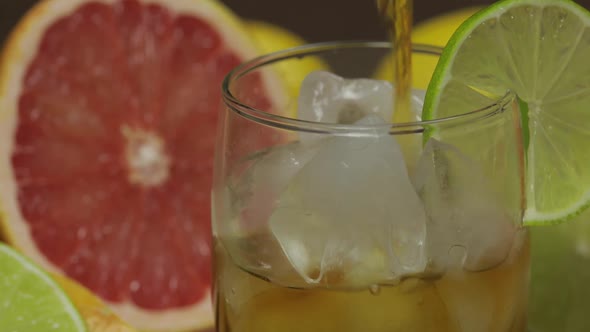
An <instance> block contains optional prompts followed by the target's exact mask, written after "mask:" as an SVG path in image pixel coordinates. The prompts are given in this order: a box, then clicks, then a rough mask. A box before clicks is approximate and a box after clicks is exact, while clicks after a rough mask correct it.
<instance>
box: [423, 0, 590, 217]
mask: <svg viewBox="0 0 590 332" xmlns="http://www.w3.org/2000/svg"><path fill="white" fill-rule="evenodd" d="M589 58H590V14H589V13H588V12H587V11H586V10H585V9H584V8H582V7H580V6H579V5H577V4H575V3H574V2H572V1H569V0H506V1H500V2H497V3H495V4H494V5H492V6H490V7H488V8H485V9H483V10H481V11H480V12H478V13H476V14H475V15H474V16H472V17H471V18H469V19H468V20H467V21H465V22H464V23H463V24H462V25H461V26H460V27H459V29H458V30H457V31H456V32H455V34H454V35H453V36H452V37H451V39H450V41H449V43H448V45H447V46H446V48H445V50H444V52H443V54H442V55H441V59H440V61H439V64H438V65H437V68H436V70H435V73H434V75H433V79H432V81H431V83H430V85H429V89H428V92H427V95H426V99H425V105H424V113H423V118H424V119H426V120H428V119H434V118H442V117H447V116H452V115H457V114H462V113H465V112H468V111H471V110H475V109H478V108H480V107H483V106H486V105H489V104H491V103H492V102H493V100H494V98H498V97H499V96H502V95H503V94H505V93H506V91H507V90H512V91H514V92H515V93H516V94H517V95H518V97H519V99H521V101H522V102H521V105H526V107H521V108H522V110H521V111H522V113H523V115H524V116H523V126H524V127H525V130H524V131H525V135H526V136H527V137H526V138H525V146H526V145H527V144H528V148H527V152H526V153H527V166H526V173H527V178H526V195H527V209H526V211H525V215H524V219H525V220H524V221H525V224H528V225H532V224H546V223H557V222H561V221H564V220H568V219H570V218H571V217H573V216H575V215H577V214H579V213H580V212H581V211H583V210H584V208H585V207H587V206H588V205H589V200H590V190H589V189H590V172H586V171H585V169H586V168H587V165H588V164H589V163H590V145H588V143H587V142H588V140H589V139H590V125H586V124H587V123H588V124H590V110H588V107H589V106H590V61H589ZM434 134H435V133H433V132H429V135H434ZM440 134H441V135H443V134H444V133H440ZM489 141H490V138H489V137H486V136H484V135H481V141H479V142H475V143H477V144H480V146H482V147H483V146H485V144H488V145H489V144H490V143H489ZM475 143H474V144H475Z"/></svg>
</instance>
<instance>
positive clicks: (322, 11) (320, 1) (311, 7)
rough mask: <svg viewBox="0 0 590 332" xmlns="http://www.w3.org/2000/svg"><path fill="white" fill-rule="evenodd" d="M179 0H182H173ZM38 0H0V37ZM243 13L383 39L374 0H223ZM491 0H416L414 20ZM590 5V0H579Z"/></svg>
mask: <svg viewBox="0 0 590 332" xmlns="http://www.w3.org/2000/svg"><path fill="white" fill-rule="evenodd" d="M172 1H181V0H172ZM35 2H37V0H0V41H1V40H3V39H4V38H5V37H6V34H7V33H8V32H9V31H10V29H11V28H12V27H13V26H14V24H15V23H16V22H17V20H18V19H19V18H20V17H21V16H22V15H23V14H24V12H25V11H26V10H27V9H28V8H29V7H30V6H32V5H33V4H34V3H35ZM223 2H224V3H226V4H227V5H228V6H229V7H231V8H232V9H233V10H234V11H235V12H237V13H238V14H240V15H241V16H243V17H247V18H251V19H260V20H264V21H269V22H272V23H275V24H278V25H280V26H283V27H286V28H288V29H290V30H292V31H294V32H296V33H298V34H300V35H301V36H303V37H304V38H305V39H306V40H307V41H309V42H316V41H326V40H343V39H384V37H385V33H384V30H383V27H382V26H381V25H380V22H379V20H378V19H377V15H376V9H375V0H223ZM492 2H493V1H492V0H415V1H414V11H415V15H414V16H415V21H416V22H419V21H422V20H424V19H426V18H428V17H432V16H434V15H436V14H439V13H442V12H445V11H449V10H452V9H456V8H460V7H467V6H473V5H485V4H490V3H492ZM577 2H578V3H580V4H582V5H584V6H585V7H586V8H590V0H578V1H577Z"/></svg>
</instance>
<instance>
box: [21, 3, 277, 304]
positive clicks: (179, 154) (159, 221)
mask: <svg viewBox="0 0 590 332" xmlns="http://www.w3.org/2000/svg"><path fill="white" fill-rule="evenodd" d="M168 1H169V2H170V1H178V0H168ZM165 2H166V1H164V0H159V1H156V2H153V1H152V2H149V3H143V2H140V1H137V0H116V1H106V0H101V1H96V2H93V1H86V2H84V3H81V4H80V6H78V7H76V8H75V9H74V11H73V12H70V13H67V14H66V15H63V16H61V17H59V18H58V19H56V20H55V22H53V23H52V24H51V25H50V26H49V28H48V29H46V30H45V32H44V33H43V35H42V38H41V40H40V43H39V46H38V49H37V53H36V55H35V56H34V57H33V60H32V61H31V63H30V65H29V66H28V67H27V70H26V74H25V76H24V77H23V79H22V82H21V85H22V88H21V92H20V95H19V99H18V113H17V121H16V129H15V138H14V144H13V146H14V149H13V153H12V156H11V158H12V159H11V163H12V168H13V170H14V177H15V182H16V187H17V188H18V196H17V202H18V206H19V208H20V213H21V215H22V219H23V221H24V222H25V223H26V224H27V225H28V227H29V229H30V236H31V237H32V241H33V242H34V243H35V245H36V247H37V250H38V251H39V252H41V253H42V255H43V256H44V258H45V259H46V260H47V261H48V262H49V264H51V265H52V266H53V267H55V268H56V269H57V270H59V271H61V272H63V273H64V274H66V275H67V276H69V277H71V278H73V279H75V280H77V281H78V282H80V283H82V284H83V285H85V286H86V287H88V288H89V289H91V290H92V291H93V292H94V293H96V294H98V295H99V296H100V297H102V298H103V299H105V300H107V301H108V302H110V303H115V304H117V303H130V304H131V305H132V306H134V307H137V308H139V310H146V311H161V310H171V309H174V308H183V307H189V306H192V305H195V304H198V303H199V302H201V301H203V300H204V299H206V298H208V297H209V294H208V292H210V285H211V275H210V265H211V262H210V260H211V251H210V242H211V239H210V237H211V229H210V202H209V200H210V198H209V192H210V186H211V174H212V160H213V149H214V140H215V129H216V121H217V117H218V113H219V111H220V107H221V104H222V103H221V89H220V86H221V81H222V79H223V77H224V76H225V74H227V73H228V71H229V70H230V69H231V68H232V67H234V66H236V65H237V64H238V63H240V62H241V61H242V60H244V55H243V54H240V53H239V52H237V51H236V50H235V49H232V47H231V45H230V43H229V42H228V40H225V39H224V36H222V35H221V34H220V33H219V32H218V29H217V28H216V27H215V26H213V25H212V23H211V22H210V21H208V20H206V19H204V18H203V17H198V16H196V15H192V14H183V13H182V12H176V11H173V10H170V9H168V8H167V7H165ZM198 5H199V1H195V6H198ZM252 77H253V81H252V91H253V93H252V94H250V100H249V103H250V104H251V105H253V106H255V107H260V108H268V107H269V105H270V104H271V101H270V100H269V98H267V97H265V93H264V91H265V88H264V87H263V86H262V85H263V83H262V79H261V78H260V77H256V76H255V75H252Z"/></svg>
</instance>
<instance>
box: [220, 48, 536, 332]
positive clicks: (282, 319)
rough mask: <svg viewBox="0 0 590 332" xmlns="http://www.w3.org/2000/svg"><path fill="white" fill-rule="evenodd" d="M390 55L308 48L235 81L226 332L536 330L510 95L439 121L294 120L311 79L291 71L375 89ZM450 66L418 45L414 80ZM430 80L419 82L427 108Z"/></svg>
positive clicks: (227, 96) (226, 96)
mask: <svg viewBox="0 0 590 332" xmlns="http://www.w3.org/2000/svg"><path fill="white" fill-rule="evenodd" d="M390 51H391V49H390V45H389V44H388V43H370V42H346V43H324V44H316V45H309V46H304V47H299V48H295V49H290V50H286V51H282V52H278V53H274V54H270V55H267V56H263V57H260V58H257V59H255V60H252V61H250V62H247V63H245V64H242V65H241V66H239V67H238V68H236V69H234V70H233V71H232V72H231V73H230V74H229V75H228V76H227V78H226V80H225V82H224V85H223V102H224V104H225V112H223V114H222V115H221V117H220V124H219V132H218V142H217V150H216V164H215V170H214V183H213V190H212V197H213V199H212V211H213V220H212V228H213V236H214V264H215V267H214V288H215V289H214V292H215V294H214V298H215V307H216V308H215V310H216V323H217V330H218V331H220V332H229V331H232V332H237V331H248V332H250V331H256V332H262V331H307V332H313V331H322V332H330V331H338V332H346V331H374V332H381V331H383V332H385V331H387V332H397V331H400V332H402V331H413V332H425V331H433V332H434V331H436V332H446V331H449V332H509V331H511V332H523V331H525V329H526V310H527V296H528V282H529V280H528V276H529V240H528V234H527V230H526V229H524V228H523V227H522V226H521V220H522V213H523V206H524V199H523V181H522V179H523V164H524V161H523V160H522V158H523V157H522V156H523V153H522V134H521V131H520V118H519V116H520V113H519V108H518V103H517V101H516V98H515V96H514V94H512V93H511V92H507V93H506V95H504V96H498V97H494V98H490V99H489V101H488V102H487V103H486V105H468V106H472V108H470V109H469V111H466V112H465V114H462V115H460V116H456V117H453V118H445V119H436V120H432V121H420V114H419V113H416V121H415V122H412V123H387V122H378V121H377V122H372V121H368V122H367V121H364V120H361V122H360V123H357V124H338V123H320V122H311V121H303V120H299V119H296V118H295V117H296V115H297V109H298V107H299V108H300V111H301V109H303V108H302V107H303V106H302V105H298V102H299V101H298V91H297V90H296V89H293V88H283V86H293V84H292V85H288V84H287V85H285V84H282V83H283V82H286V81H290V82H291V83H293V81H294V80H295V81H296V82H295V83H296V84H294V86H297V85H298V83H300V80H301V78H302V77H304V76H305V75H306V74H308V73H307V72H298V73H297V75H295V76H296V77H295V76H286V75H287V73H288V68H289V67H290V66H297V65H298V64H300V62H302V61H316V62H317V61H318V60H320V61H321V63H323V64H324V66H326V68H329V70H330V71H331V72H333V73H335V74H337V75H340V76H342V77H345V78H348V79H354V78H370V77H374V76H375V67H376V65H375V64H376V63H378V62H379V60H380V59H383V58H384V57H385V56H386V55H387V54H389V52H390ZM439 55H440V49H438V48H435V47H429V46H423V45H415V47H414V51H413V60H414V65H415V66H416V67H417V69H418V70H415V72H416V73H419V72H420V71H421V70H423V71H424V72H429V70H431V68H432V67H433V66H434V65H435V64H436V61H437V60H438V57H439ZM297 68H300V67H299V66H298V67H297ZM429 68H430V69H429ZM310 70H311V69H310ZM430 72H431V71H430ZM419 75H420V74H418V76H419ZM428 79H429V77H416V79H415V81H414V87H415V88H416V91H415V94H416V96H417V98H418V99H420V98H421V97H420V96H422V97H423V90H424V89H425V88H426V85H425V84H427V82H428ZM260 82H262V86H263V87H264V88H260V87H261V84H260ZM265 91H266V92H265ZM350 107H354V106H350ZM360 118H362V117H360ZM363 119H366V118H363ZM476 137H489V139H488V140H487V141H486V143H485V144H483V143H482V140H481V139H474V138H476Z"/></svg>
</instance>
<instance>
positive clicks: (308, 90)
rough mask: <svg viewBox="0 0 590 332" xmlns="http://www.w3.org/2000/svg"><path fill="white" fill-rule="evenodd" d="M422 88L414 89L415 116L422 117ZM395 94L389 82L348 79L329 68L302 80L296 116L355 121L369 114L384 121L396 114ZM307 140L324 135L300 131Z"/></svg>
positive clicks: (325, 121)
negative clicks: (328, 70) (331, 71)
mask: <svg viewBox="0 0 590 332" xmlns="http://www.w3.org/2000/svg"><path fill="white" fill-rule="evenodd" d="M424 94H425V92H424V91H423V90H412V98H411V103H412V112H413V113H414V119H413V120H416V121H418V120H420V117H421V112H422V106H423V104H424ZM394 101H395V96H394V93H393V87H392V85H391V83H390V82H387V81H382V80H373V79H368V78H360V79H345V78H342V77H340V76H338V75H335V74H332V73H330V72H326V71H315V72H312V73H310V74H309V75H307V77H306V78H305V80H304V81H303V83H302V84H301V88H300V92H299V99H298V102H297V104H298V107H297V116H298V118H299V119H301V120H306V121H314V122H323V123H334V124H335V123H338V124H353V123H355V122H357V121H359V120H360V119H362V118H364V117H366V116H368V115H371V114H373V115H377V116H379V117H380V118H382V119H384V120H385V121H390V120H391V119H392V118H393V112H394ZM300 137H301V140H302V141H304V142H308V141H312V140H315V139H319V138H321V135H318V134H310V133H301V134H300Z"/></svg>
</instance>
